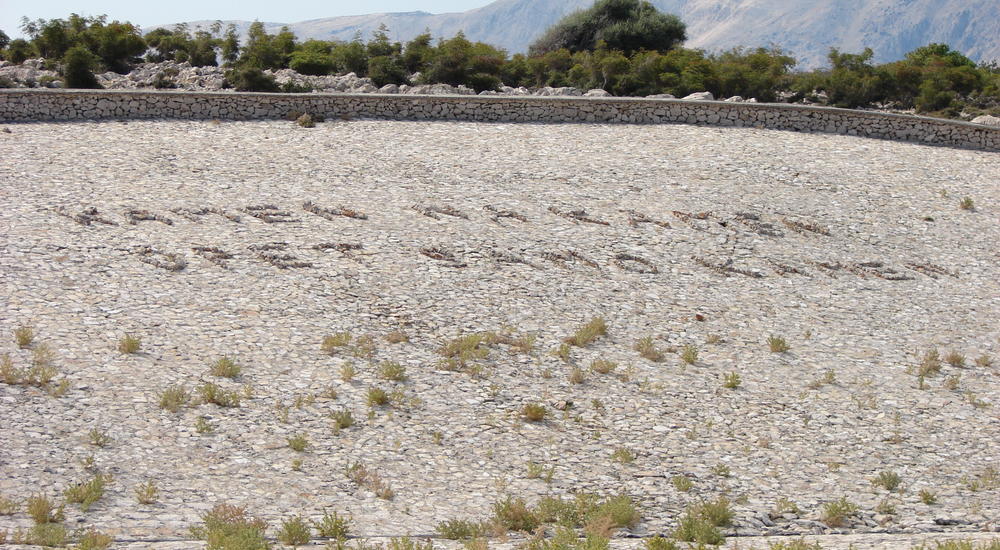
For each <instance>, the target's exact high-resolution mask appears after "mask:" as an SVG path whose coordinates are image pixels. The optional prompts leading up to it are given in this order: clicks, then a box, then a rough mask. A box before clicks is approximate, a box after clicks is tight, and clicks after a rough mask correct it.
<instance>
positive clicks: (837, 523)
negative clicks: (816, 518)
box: [820, 497, 858, 527]
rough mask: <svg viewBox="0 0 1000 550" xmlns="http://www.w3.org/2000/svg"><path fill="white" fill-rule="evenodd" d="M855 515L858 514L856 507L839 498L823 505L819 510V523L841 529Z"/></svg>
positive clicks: (845, 498)
mask: <svg viewBox="0 0 1000 550" xmlns="http://www.w3.org/2000/svg"><path fill="white" fill-rule="evenodd" d="M856 513H858V505H857V504H854V503H853V502H850V501H849V500H847V497H840V498H839V499H837V500H832V501H830V502H827V503H824V504H823V507H822V509H821V510H820V521H822V522H823V523H825V524H826V525H827V526H828V527H843V526H845V525H847V523H848V521H849V520H850V518H851V516H853V515H854V514H856Z"/></svg>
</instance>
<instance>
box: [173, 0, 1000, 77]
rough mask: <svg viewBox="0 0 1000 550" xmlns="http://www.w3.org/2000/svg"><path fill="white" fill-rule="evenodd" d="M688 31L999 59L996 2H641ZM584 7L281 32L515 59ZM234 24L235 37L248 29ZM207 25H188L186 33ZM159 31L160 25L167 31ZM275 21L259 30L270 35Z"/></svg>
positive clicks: (330, 23)
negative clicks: (490, 49) (377, 34)
mask: <svg viewBox="0 0 1000 550" xmlns="http://www.w3.org/2000/svg"><path fill="white" fill-rule="evenodd" d="M651 1H652V3H653V4H654V5H656V7H657V8H659V9H660V10H662V11H665V12H668V13H674V14H677V15H679V16H680V17H681V19H683V20H684V22H685V23H687V25H688V42H687V43H686V46H687V47H693V48H704V49H707V50H710V51H718V50H725V49H730V48H734V47H737V46H747V47H756V46H769V45H772V44H774V45H777V46H779V47H781V48H782V49H784V50H785V51H788V52H790V53H791V54H792V55H793V56H795V58H796V59H798V60H799V67H800V68H814V67H818V66H822V65H824V64H825V62H826V55H827V53H828V52H829V50H830V48H831V47H836V48H840V49H841V50H843V51H848V52H860V51H861V50H863V49H864V48H865V47H870V48H872V49H873V50H875V54H876V60H877V61H879V62H885V61H892V60H896V59H900V58H902V57H903V55H904V54H906V52H909V51H911V50H913V49H915V48H917V47H920V46H923V45H926V44H929V43H931V42H943V43H946V44H949V45H950V46H951V47H953V48H955V49H957V50H959V51H962V52H963V53H965V54H966V55H968V56H969V57H971V58H972V59H974V60H977V61H983V60H997V59H1000V0H792V1H789V0H651ZM592 3H593V1H592V0H497V1H496V2H493V3H492V4H489V5H487V6H484V7H482V8H477V9H474V10H469V11H466V12H461V13H443V14H430V13H426V12H421V11H417V12H408V13H377V14H370V15H357V16H347V17H330V18H325V19H313V20H310V21H302V22H299V23H290V24H288V26H289V28H291V30H292V31H293V32H295V34H296V35H297V36H298V37H299V38H300V39H306V38H317V39H323V40H351V39H352V38H354V36H355V35H356V34H358V33H360V35H361V36H362V37H363V38H364V39H367V38H368V37H370V36H371V33H372V32H373V31H374V30H376V29H377V28H378V27H379V25H382V24H385V25H386V26H388V27H389V30H390V36H391V38H393V39H394V40H399V41H406V40H409V39H411V38H413V37H414V36H416V35H418V34H420V33H422V32H424V31H425V30H429V31H430V32H431V34H433V35H434V36H435V37H451V36H454V35H455V33H457V32H458V31H464V32H465V35H466V36H467V37H468V38H469V39H471V40H479V41H483V42H487V43H490V44H493V45H496V46H499V47H502V48H505V49H506V50H507V51H509V52H510V53H518V52H524V51H526V50H527V49H528V45H529V44H530V43H531V42H532V41H533V40H534V39H535V38H536V37H538V36H539V35H540V34H541V33H542V32H543V31H544V30H545V29H547V28H548V27H549V26H551V25H552V24H553V23H555V22H556V21H558V20H559V19H560V18H561V17H563V16H564V15H566V14H568V13H571V12H573V11H575V10H578V9H583V8H586V7H588V6H590V5H591V4H592ZM230 22H231V23H235V24H236V25H237V26H238V28H239V29H240V30H241V31H243V32H245V31H246V28H247V27H249V26H250V22H249V21H226V22H225V23H230ZM211 23H212V22H211V21H194V22H189V25H190V26H191V27H192V28H193V27H196V26H199V25H200V26H202V27H207V26H209V25H210V24H211ZM167 26H169V25H167ZM281 26H282V24H281V23H266V24H265V27H266V28H267V30H268V31H269V32H276V31H277V30H278V29H279V28H280V27H281Z"/></svg>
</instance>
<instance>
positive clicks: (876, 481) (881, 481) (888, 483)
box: [871, 470, 903, 493]
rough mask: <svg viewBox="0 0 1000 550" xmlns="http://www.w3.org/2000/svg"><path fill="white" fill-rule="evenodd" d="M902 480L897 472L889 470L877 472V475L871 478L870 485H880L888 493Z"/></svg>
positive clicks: (897, 486) (896, 487)
mask: <svg viewBox="0 0 1000 550" xmlns="http://www.w3.org/2000/svg"><path fill="white" fill-rule="evenodd" d="M902 481H903V480H902V478H900V477H899V474H897V473H896V472H893V471H889V470H885V471H882V472H879V473H878V475H877V476H875V477H874V478H872V480H871V482H872V485H874V486H876V487H881V488H883V489H885V490H886V491H889V492H890V493H891V492H893V491H895V490H896V489H898V488H899V485H900V483H902Z"/></svg>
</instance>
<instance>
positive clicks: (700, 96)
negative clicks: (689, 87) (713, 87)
mask: <svg viewBox="0 0 1000 550" xmlns="http://www.w3.org/2000/svg"><path fill="white" fill-rule="evenodd" d="M681 99H687V100H689V101H715V96H714V95H712V92H695V93H693V94H691V95H689V96H686V97H682V98H681Z"/></svg>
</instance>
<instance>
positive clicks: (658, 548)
mask: <svg viewBox="0 0 1000 550" xmlns="http://www.w3.org/2000/svg"><path fill="white" fill-rule="evenodd" d="M642 547H643V550H681V549H680V547H679V546H677V542H676V541H673V540H671V539H668V538H664V537H661V536H659V535H656V536H655V537H650V538H648V539H646V540H645V541H643V543H642Z"/></svg>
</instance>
